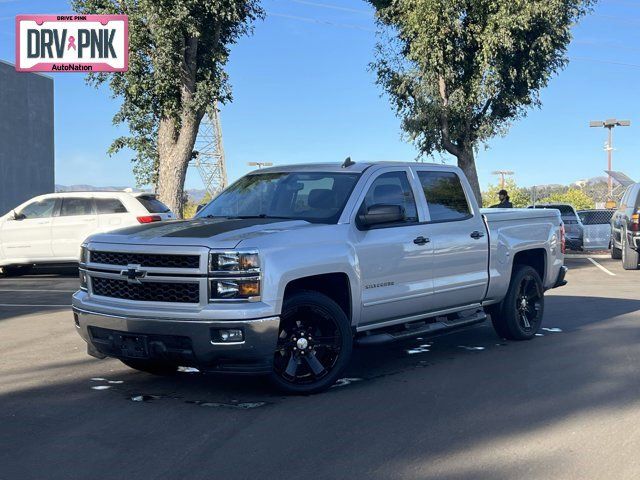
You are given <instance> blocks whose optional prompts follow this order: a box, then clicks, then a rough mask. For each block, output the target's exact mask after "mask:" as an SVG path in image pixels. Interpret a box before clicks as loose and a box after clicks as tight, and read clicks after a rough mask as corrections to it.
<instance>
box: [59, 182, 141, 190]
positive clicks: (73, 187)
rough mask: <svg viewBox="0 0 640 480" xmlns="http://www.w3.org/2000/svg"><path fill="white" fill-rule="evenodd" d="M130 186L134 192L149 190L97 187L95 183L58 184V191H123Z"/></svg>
mask: <svg viewBox="0 0 640 480" xmlns="http://www.w3.org/2000/svg"><path fill="white" fill-rule="evenodd" d="M128 188H130V189H131V190H132V191H134V192H146V191H147V190H145V189H141V188H133V187H95V186H93V185H58V184H56V192H122V191H124V190H126V189H128Z"/></svg>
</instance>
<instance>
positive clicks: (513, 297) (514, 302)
mask: <svg viewBox="0 0 640 480" xmlns="http://www.w3.org/2000/svg"><path fill="white" fill-rule="evenodd" d="M488 311H489V313H491V322H492V323H493V327H494V328H495V330H496V333H497V334H498V335H499V336H500V337H502V338H507V339H509V340H530V339H532V338H533V337H534V336H535V334H536V333H538V331H539V330H540V326H541V325H542V317H543V315H544V288H543V285H542V280H541V279H540V275H538V272H537V271H536V270H535V269H534V268H532V267H530V266H528V265H515V266H514V270H513V273H512V274H511V282H510V284H509V289H508V290H507V295H506V296H505V298H504V300H503V301H502V303H501V304H500V306H499V307H496V309H495V315H494V314H493V313H492V309H491V308H490V309H489V310H488Z"/></svg>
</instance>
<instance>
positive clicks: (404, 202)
mask: <svg viewBox="0 0 640 480" xmlns="http://www.w3.org/2000/svg"><path fill="white" fill-rule="evenodd" d="M412 178H413V174H412V172H411V171H410V170H409V169H385V170H383V171H382V172H381V173H379V174H378V175H377V176H376V177H374V178H372V179H371V180H370V182H369V185H368V187H365V191H366V192H367V193H366V194H365V196H364V197H363V198H362V199H361V203H360V208H359V210H358V212H359V211H361V210H362V209H366V208H368V207H371V206H372V205H399V206H401V207H402V208H403V209H404V211H405V219H404V221H402V222H398V223H393V224H382V225H377V226H374V227H370V228H369V229H362V228H360V227H358V225H357V222H356V221H354V222H352V224H353V228H354V232H355V237H356V239H355V241H354V246H355V250H356V254H357V265H358V268H359V269H360V277H361V282H360V284H361V288H362V292H361V298H362V310H361V311H362V317H361V319H360V325H361V326H364V325H371V324H375V323H379V322H382V321H387V320H394V319H397V318H402V317H406V316H409V315H415V314H419V313H423V312H426V311H428V310H430V309H431V308H430V296H431V295H432V293H433V277H432V273H431V265H432V262H433V244H432V243H431V242H430V241H429V239H428V238H427V234H426V233H425V232H426V231H425V227H424V225H421V224H420V223H419V218H418V206H417V204H416V198H420V197H418V195H417V194H416V191H414V188H413V186H412V181H411V179H412Z"/></svg>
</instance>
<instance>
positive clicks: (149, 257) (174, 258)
mask: <svg viewBox="0 0 640 480" xmlns="http://www.w3.org/2000/svg"><path fill="white" fill-rule="evenodd" d="M89 261H90V262H91V263H100V264H103V265H118V266H127V265H140V266H141V267H155V268H199V267H200V256H199V255H174V254H164V253H163V254H159V253H124V252H101V251H96V250H93V251H91V252H90V254H89Z"/></svg>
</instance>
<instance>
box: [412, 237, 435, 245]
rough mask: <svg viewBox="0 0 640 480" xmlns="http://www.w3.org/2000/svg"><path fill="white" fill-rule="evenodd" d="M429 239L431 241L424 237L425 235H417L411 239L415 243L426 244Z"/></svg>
mask: <svg viewBox="0 0 640 480" xmlns="http://www.w3.org/2000/svg"><path fill="white" fill-rule="evenodd" d="M430 241H431V239H430V238H425V237H418V238H414V239H413V243H415V244H416V245H426V244H427V243H429V242H430Z"/></svg>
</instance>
